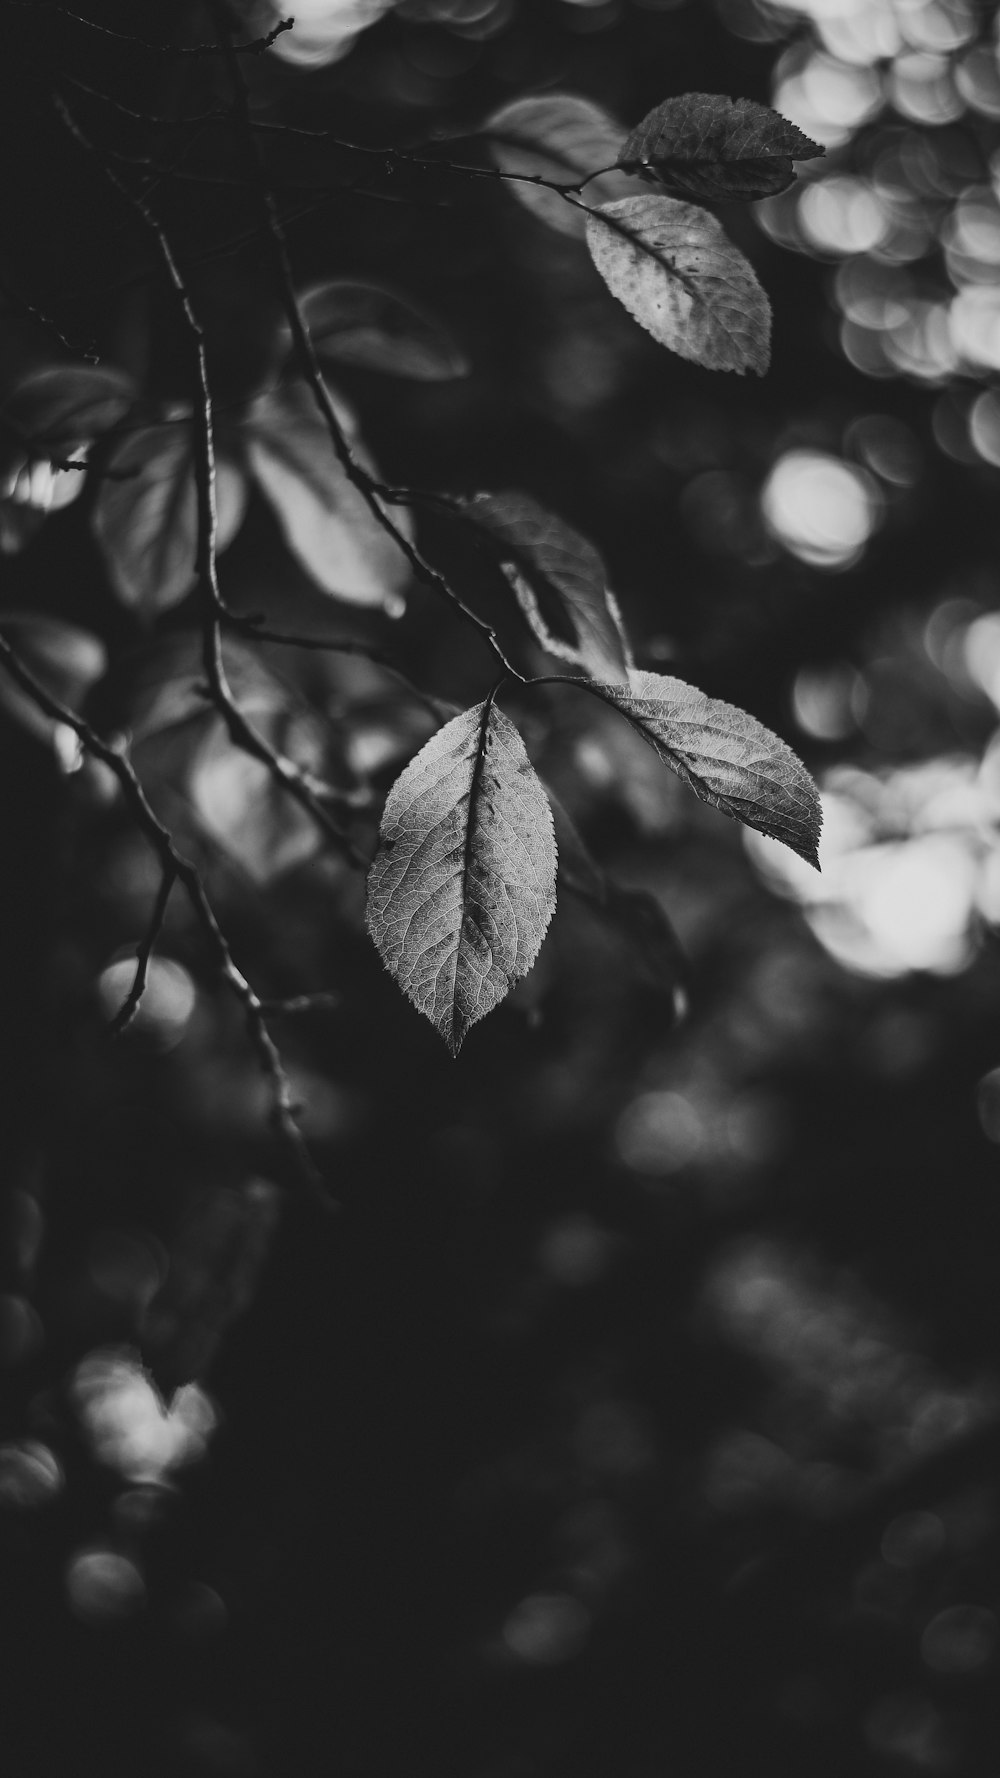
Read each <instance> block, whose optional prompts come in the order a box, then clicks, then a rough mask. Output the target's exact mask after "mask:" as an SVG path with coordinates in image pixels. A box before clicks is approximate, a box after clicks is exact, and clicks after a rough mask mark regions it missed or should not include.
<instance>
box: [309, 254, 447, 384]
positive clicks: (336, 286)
mask: <svg viewBox="0 0 1000 1778" xmlns="http://www.w3.org/2000/svg"><path fill="white" fill-rule="evenodd" d="M300 307H301V310H302V315H303V319H304V320H305V323H306V326H307V327H308V329H309V333H310V335H311V337H312V342H313V345H314V346H315V348H316V351H317V352H318V353H319V355H320V357H321V358H324V359H335V360H336V361H337V362H338V363H340V364H353V365H356V366H359V367H360V368H361V369H363V370H378V371H383V372H385V373H386V374H387V375H390V376H397V377H410V378H412V379H413V380H414V381H416V382H418V383H443V382H448V381H450V380H451V379H452V378H453V377H464V376H468V374H469V370H470V365H469V360H468V359H467V358H466V356H465V354H464V352H462V351H461V350H460V349H459V347H458V346H457V345H456V344H455V341H454V340H453V339H452V337H451V335H450V334H449V333H448V332H447V330H446V329H445V328H444V327H443V326H442V324H441V323H440V321H438V320H437V319H436V318H435V317H434V316H433V315H429V314H428V313H427V312H426V310H424V309H422V308H420V307H418V305H417V304H416V303H415V302H412V301H411V300H410V298H409V297H405V296H400V295H398V294H397V292H396V291H394V290H391V289H389V288H388V287H387V286H386V285H384V284H369V283H364V282H361V281H360V280H359V279H356V278H332V279H330V280H329V281H328V282H327V283H325V284H317V285H315V286H314V287H313V288H312V289H311V290H307V291H306V292H305V293H304V295H303V296H302V297H301V298H300Z"/></svg>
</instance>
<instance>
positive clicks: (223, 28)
mask: <svg viewBox="0 0 1000 1778" xmlns="http://www.w3.org/2000/svg"><path fill="white" fill-rule="evenodd" d="M212 10H213V12H214V14H215V16H216V18H217V20H218V28H219V35H220V38H221V40H222V42H223V44H224V46H225V48H226V50H227V62H226V65H227V69H228V73H229V78H230V84H231V86H232V90H233V99H234V104H235V106H236V110H237V115H238V117H239V119H240V122H241V124H242V126H243V130H244V134H245V136H246V140H247V143H248V147H249V152H250V154H251V156H252V159H253V164H254V169H255V172H256V175H257V179H256V187H255V189H256V194H257V203H258V208H259V210H260V216H261V223H262V226H263V229H264V231H265V236H266V239H267V242H268V244H269V247H270V253H271V259H272V262H273V265H274V270H275V277H276V282H277V285H278V290H279V294H280V296H281V299H282V306H283V307H284V310H285V314H286V317H287V319H288V325H289V327H290V329H291V334H292V344H293V346H294V349H295V354H296V357H297V359H298V362H299V365H300V367H301V370H302V372H303V375H304V376H305V379H306V381H307V383H308V384H309V387H310V389H311V390H312V393H313V397H314V399H315V402H316V406H317V407H318V409H319V411H320V414H321V416H322V418H323V420H324V422H325V424H326V428H327V431H328V433H329V435H330V441H331V443H332V445H333V448H334V451H335V452H336V456H337V460H338V462H339V463H340V465H341V468H342V469H343V471H344V474H345V475H346V476H347V478H348V480H349V481H350V482H351V483H352V485H353V486H354V487H355V488H357V490H358V492H359V494H360V495H361V496H362V499H363V500H364V501H365V503H366V505H367V506H368V508H369V511H370V512H371V513H372V516H373V517H374V518H375V520H376V521H377V523H378V524H379V525H381V527H382V529H383V530H384V531H386V532H387V533H388V535H389V536H390V537H391V538H392V539H393V541H394V542H395V544H396V545H397V547H398V548H399V549H400V550H401V551H402V553H403V555H404V556H405V557H406V559H407V561H408V562H409V564H410V567H411V568H412V569H413V572H414V575H415V576H416V578H417V579H418V580H419V581H420V582H421V583H422V584H423V585H424V586H427V587H430V588H432V589H433V590H434V591H435V592H437V593H439V594H440V595H441V596H442V597H443V598H445V599H447V600H448V602H449V604H451V605H454V606H455V608H456V610H458V611H460V612H461V614H462V616H463V617H464V618H465V619H466V621H467V622H468V623H470V624H471V625H472V626H473V627H474V628H475V629H476V630H478V632H479V634H480V636H481V637H482V639H483V641H484V642H485V643H486V644H487V646H488V647H489V648H490V649H491V650H492V652H493V654H494V655H495V656H496V658H497V660H498V661H499V663H500V665H501V666H502V668H503V670H504V672H505V673H507V674H509V675H510V677H511V678H512V679H520V678H521V677H522V675H521V674H520V673H519V672H518V671H517V668H516V667H514V666H513V665H512V664H511V662H510V661H508V659H507V656H506V655H505V653H504V651H503V649H502V648H501V646H500V642H499V640H498V638H497V635H496V632H495V630H494V629H493V626H492V625H491V624H489V623H487V622H486V621H485V619H483V618H481V617H480V616H479V615H478V613H476V612H475V611H473V610H472V607H471V606H469V605H466V603H465V601H464V599H462V597H461V595H460V594H459V593H457V592H456V591H455V589H454V588H453V587H452V586H450V585H449V583H448V581H447V580H446V579H445V577H444V575H443V574H440V573H439V572H438V570H437V569H436V568H433V567H432V566H431V564H430V563H429V562H428V561H426V560H425V558H424V557H423V556H422V555H421V553H420V551H419V550H418V549H417V547H416V545H415V544H413V543H411V542H410V540H409V538H408V537H407V536H406V535H405V533H404V532H402V531H401V530H400V529H399V526H398V525H397V524H396V523H395V522H394V520H393V519H392V518H390V516H389V514H388V513H387V512H386V511H385V508H384V506H383V505H382V503H381V501H380V499H379V497H378V494H377V492H376V489H377V483H376V482H375V481H374V480H373V479H372V477H371V476H370V475H368V474H367V473H366V472H365V470H363V469H362V467H361V465H360V464H359V463H358V462H357V461H356V459H355V457H354V453H353V452H352V450H351V447H350V445H349V444H348V442H347V438H346V436H345V434H344V430H343V427H342V426H341V424H340V421H339V419H338V417H337V413H336V409H335V408H334V405H333V402H332V401H331V399H330V393H329V390H328V389H327V386H326V384H325V382H324V381H323V373H322V371H321V369H320V364H319V359H318V358H317V356H316V351H315V348H314V346H313V343H312V339H311V338H310V335H309V329H308V328H307V326H306V323H305V320H304V317H303V314H302V310H301V308H300V306H299V301H298V298H297V296H296V294H295V283H294V279H293V276H292V268H291V262H290V260H289V257H288V248H287V245H286V242H285V236H284V232H283V230H282V226H281V220H280V218H279V216H278V212H277V209H276V207H275V204H274V199H273V197H272V195H271V190H270V186H269V184H268V174H267V167H266V165H265V163H264V159H263V155H262V153H261V147H260V143H259V142H258V140H257V137H256V136H255V134H254V129H253V119H252V117H251V115H250V102H249V97H248V94H247V86H246V81H245V79H244V77H243V71H242V69H241V68H240V66H239V63H238V62H237V60H236V57H235V53H234V50H233V45H232V41H231V25H230V21H229V13H228V9H227V7H226V5H225V0H212Z"/></svg>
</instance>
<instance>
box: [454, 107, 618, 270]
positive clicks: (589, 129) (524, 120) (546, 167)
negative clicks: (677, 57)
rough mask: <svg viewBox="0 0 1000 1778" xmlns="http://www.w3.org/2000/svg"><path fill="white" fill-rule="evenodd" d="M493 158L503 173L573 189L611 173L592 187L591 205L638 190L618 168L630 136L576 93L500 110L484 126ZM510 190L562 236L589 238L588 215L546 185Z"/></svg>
mask: <svg viewBox="0 0 1000 1778" xmlns="http://www.w3.org/2000/svg"><path fill="white" fill-rule="evenodd" d="M482 133H483V135H484V136H485V137H486V139H487V146H488V147H489V151H490V157H491V159H492V161H493V163H494V165H495V166H497V167H499V169H500V171H501V172H502V173H516V174H521V175H524V174H527V175H531V176H532V177H540V178H542V179H550V180H553V181H554V182H555V183H557V184H561V185H569V184H574V183H577V182H578V181H579V180H581V179H585V178H586V177H587V175H588V173H596V172H598V171H599V170H600V169H601V168H605V169H608V170H606V171H604V172H602V173H601V176H600V178H599V179H595V180H593V182H592V183H591V184H590V185H588V187H587V193H586V196H587V202H588V203H592V204H593V203H602V202H605V201H607V200H609V199H611V198H619V197H624V196H625V195H626V194H627V193H628V192H630V191H634V190H635V185H634V183H633V181H632V180H631V179H630V178H629V177H628V175H627V174H626V173H625V172H624V171H621V172H619V171H618V170H617V169H616V166H615V163H616V161H617V158H618V150H619V148H620V147H621V142H622V137H623V136H624V134H625V126H624V124H620V123H618V122H616V120H615V119H614V118H613V117H611V116H610V115H609V114H608V112H606V111H604V110H603V109H602V107H601V106H600V105H595V104H594V103H593V101H592V100H591V99H581V98H579V97H578V96H577V95H576V94H575V93H545V94H543V95H538V96H537V97H533V98H527V99H514V100H512V101H511V103H510V104H509V105H502V106H501V108H500V110H499V111H494V113H493V115H492V116H491V117H488V118H487V120H486V122H485V123H484V125H483V132H482ZM509 189H510V191H511V192H512V194H513V196H514V197H516V198H517V199H518V200H519V201H520V202H521V203H522V204H524V205H525V206H526V207H527V208H528V209H529V210H531V211H532V212H533V213H534V214H535V215H536V216H537V217H538V219H539V221H540V222H546V223H548V225H549V227H550V228H554V229H558V230H559V232H560V234H564V235H576V236H578V237H581V238H582V236H583V232H584V224H585V221H586V216H585V212H584V211H583V210H581V209H579V208H578V207H577V206H575V205H574V204H572V203H567V201H566V199H565V198H562V197H560V196H559V193H558V192H555V191H548V190H547V189H546V188H545V186H543V185H529V184H522V183H520V181H512V183H511V185H510V187H509Z"/></svg>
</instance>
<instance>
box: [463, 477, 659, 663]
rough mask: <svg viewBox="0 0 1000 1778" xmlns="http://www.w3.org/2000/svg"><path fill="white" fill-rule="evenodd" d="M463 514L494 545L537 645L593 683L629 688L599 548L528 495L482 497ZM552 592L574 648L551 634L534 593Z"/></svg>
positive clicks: (624, 644) (625, 652) (624, 643)
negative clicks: (539, 589)
mask: <svg viewBox="0 0 1000 1778" xmlns="http://www.w3.org/2000/svg"><path fill="white" fill-rule="evenodd" d="M464 510H465V511H466V513H467V514H468V515H469V517H470V518H472V519H474V520H475V522H476V523H477V524H478V525H481V526H482V528H483V530H485V531H487V532H488V533H489V534H490V536H491V537H492V538H494V539H495V541H496V543H497V545H498V546H499V550H500V553H501V555H502V557H503V566H504V568H505V571H506V572H507V577H508V579H509V581H510V584H511V586H512V587H513V590H514V594H515V596H516V598H517V600H518V603H519V604H520V606H521V609H522V611H523V612H524V614H525V617H526V618H527V620H528V623H529V624H530V626H531V629H532V631H533V633H534V635H535V637H536V639H537V641H538V642H540V643H541V646H542V647H543V648H545V649H547V650H548V652H549V653H550V654H554V655H556V656H558V658H559V659H560V660H564V661H568V662H570V663H571V664H572V665H573V666H576V667H580V668H582V670H583V671H584V672H585V673H587V674H588V675H589V676H590V677H592V678H594V679H606V680H610V681H611V682H612V683H614V684H620V683H624V682H625V680H626V679H627V676H628V666H629V653H628V643H627V641H626V638H625V632H624V629H623V627H622V621H621V615H620V613H619V610H618V605H617V601H616V600H615V597H614V594H613V593H612V592H611V591H610V590H609V588H608V584H607V574H606V571H605V567H604V563H603V562H602V561H601V558H600V556H599V555H598V553H597V551H596V549H595V548H594V546H593V544H592V543H588V541H587V539H586V538H585V537H581V535H580V533H579V532H578V531H574V530H573V528H572V526H571V525H567V524H566V523H565V522H564V521H563V520H562V519H560V518H557V517H556V515H555V514H554V513H551V512H547V511H546V510H545V508H544V507H543V506H540V505H539V504H538V502H537V500H533V499H532V498H531V496H530V495H528V494H520V493H511V492H505V493H500V494H477V495H475V496H474V498H473V499H472V500H469V501H467V502H466V503H465V508H464ZM539 583H540V584H541V585H542V586H543V587H548V588H551V589H552V591H553V592H554V594H555V596H556V597H557V599H558V600H559V603H560V606H561V608H562V609H563V610H564V611H565V613H566V615H567V617H568V619H569V623H570V625H571V627H572V630H573V633H574V635H575V637H576V641H575V644H574V643H568V642H565V641H564V640H563V639H562V638H561V637H559V636H556V635H554V634H553V633H552V630H551V629H550V627H549V625H548V624H547V623H546V621H545V617H544V614H543V612H542V610H541V608H540V606H539V603H538V598H537V595H536V591H535V587H536V585H538V584H539Z"/></svg>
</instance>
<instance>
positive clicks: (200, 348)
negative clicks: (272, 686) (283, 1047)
mask: <svg viewBox="0 0 1000 1778" xmlns="http://www.w3.org/2000/svg"><path fill="white" fill-rule="evenodd" d="M54 102H55V105H56V109H57V111H58V112H59V115H60V117H61V118H62V120H63V122H64V124H65V125H66V128H67V129H68V130H69V131H70V132H71V134H72V135H73V136H74V138H75V139H76V140H77V141H78V142H79V143H80V144H81V146H82V147H84V148H86V149H87V150H88V152H89V153H90V154H92V155H93V156H94V158H95V159H96V160H97V162H98V164H99V165H100V166H101V168H102V171H103V172H104V175H105V177H106V178H107V179H108V180H109V181H110V183H111V184H112V185H113V186H114V187H115V189H116V190H117V191H118V192H119V193H120V194H121V196H122V197H124V198H125V200H126V202H128V203H129V204H131V206H132V208H133V209H134V210H135V211H136V213H137V215H138V216H139V217H140V218H141V220H142V222H143V224H144V225H145V227H146V228H147V229H148V230H149V232H150V233H151V234H152V236H153V238H154V240H155V241H156V245H157V249H158V251H159V254H160V258H161V260H162V262H163V266H164V269H165V271H166V274H167V277H168V279H169V282H170V284H171V286H172V288H173V291H174V294H175V296H176V298H177V302H178V306H179V308H180V311H181V315H182V317H183V320H184V324H185V326H186V328H187V331H188V334H189V337H190V340H191V345H192V353H193V358H194V372H195V386H196V394H197V400H196V401H195V404H194V416H193V424H194V434H195V490H196V498H197V509H198V532H197V538H198V540H197V546H196V568H197V578H198V586H199V590H200V594H201V600H202V660H203V664H204V667H205V673H206V677H207V680H208V687H209V693H210V697H211V701H212V703H213V704H214V705H215V707H216V709H217V710H218V712H219V714H220V716H221V717H222V719H223V721H224V723H225V725H226V729H227V732H228V734H229V737H230V740H231V741H232V742H233V745H234V746H236V747H239V748H241V749H242V750H243V751H244V752H245V753H248V754H250V755H251V757H252V758H254V759H257V760H259V761H260V763H261V764H262V765H263V766H265V767H266V768H267V770H268V771H269V772H270V773H271V775H272V777H273V778H274V779H275V780H276V782H277V783H279V784H280V785H281V786H282V788H283V789H284V790H285V791H287V793H288V795H289V796H291V797H292V798H293V799H294V801H295V802H297V803H298V804H299V805H300V807H301V808H303V809H304V810H305V811H306V813H307V814H308V815H309V816H310V817H311V818H312V820H313V821H314V822H315V823H316V825H317V827H319V828H320V829H321V831H322V832H323V834H324V835H325V837H326V838H327V839H329V840H332V841H333V843H334V844H335V845H336V846H338V847H339V848H340V850H341V851H342V852H344V853H345V854H346V856H347V857H348V858H349V860H350V862H351V863H352V864H354V865H355V866H356V867H357V868H358V869H359V870H364V869H367V865H368V860H367V858H366V857H365V856H364V854H363V853H362V852H361V851H359V849H358V848H357V847H356V846H355V844H354V842H353V840H352V839H351V838H350V836H349V835H348V834H347V833H345V832H344V830H343V828H341V827H339V826H338V824H337V823H336V822H335V821H334V820H333V818H332V817H331V815H330V814H329V812H328V810H326V809H325V808H324V807H323V805H322V803H320V802H319V800H318V799H317V797H316V796H315V794H314V792H313V790H312V789H311V788H310V786H309V785H308V783H307V782H306V779H305V777H304V776H303V774H302V772H301V771H300V770H299V768H298V767H297V766H296V765H294V764H293V763H292V762H291V761H290V760H287V759H284V758H283V757H282V756H281V755H280V754H279V753H277V752H275V750H274V748H273V747H271V746H270V744H269V743H268V742H267V741H266V740H265V739H264V737H263V735H262V734H260V732H259V731H258V730H257V729H255V728H254V726H253V724H252V723H251V722H249V721H248V720H247V718H246V716H245V715H244V713H243V711H242V710H241V708H240V706H239V704H238V703H237V701H236V699H235V698H234V696H233V693H232V690H231V688H230V685H229V681H228V679H227V677H226V669H225V662H224V660H223V656H222V627H221V619H222V617H224V616H226V615H227V611H226V606H225V603H224V601H223V599H222V596H221V594H220V592H219V583H218V573H217V568H216V549H215V539H216V527H217V518H216V507H215V441H214V431H213V421H212V394H211V388H210V385H209V380H208V364H207V359H206V353H205V336H204V330H203V328H202V326H201V323H200V321H199V320H198V317H197V315H196V314H195V312H194V308H193V306H192V303H191V298H190V296H189V294H188V289H187V285H186V284H185V282H184V278H183V276H182V274H181V271H180V267H179V266H178V264H177V260H176V259H175V257H174V252H173V249H172V247H171V245H170V242H169V240H168V239H167V236H166V234H165V232H164V230H163V228H162V227H161V226H160V223H159V222H158V221H157V219H156V217H155V216H154V214H153V212H152V210H151V209H150V208H149V206H148V204H147V203H146V202H145V200H144V199H143V198H141V197H138V196H137V195H136V194H135V193H134V192H132V191H130V190H129V188H128V186H127V185H126V184H125V183H124V181H123V180H122V179H120V178H119V176H118V174H117V173H116V172H115V170H114V168H113V167H110V166H108V165H107V163H106V162H105V161H104V160H103V159H102V157H101V155H100V152H99V150H98V149H97V148H96V147H95V145H94V144H93V143H92V142H91V140H90V138H89V136H87V135H86V133H85V132H84V131H83V130H82V129H81V128H80V125H79V124H78V123H77V121H76V119H75V118H74V116H73V114H72V112H71V111H70V110H69V107H68V106H67V105H66V103H65V101H64V100H63V99H62V98H61V97H60V96H59V95H58V94H55V95H54Z"/></svg>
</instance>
